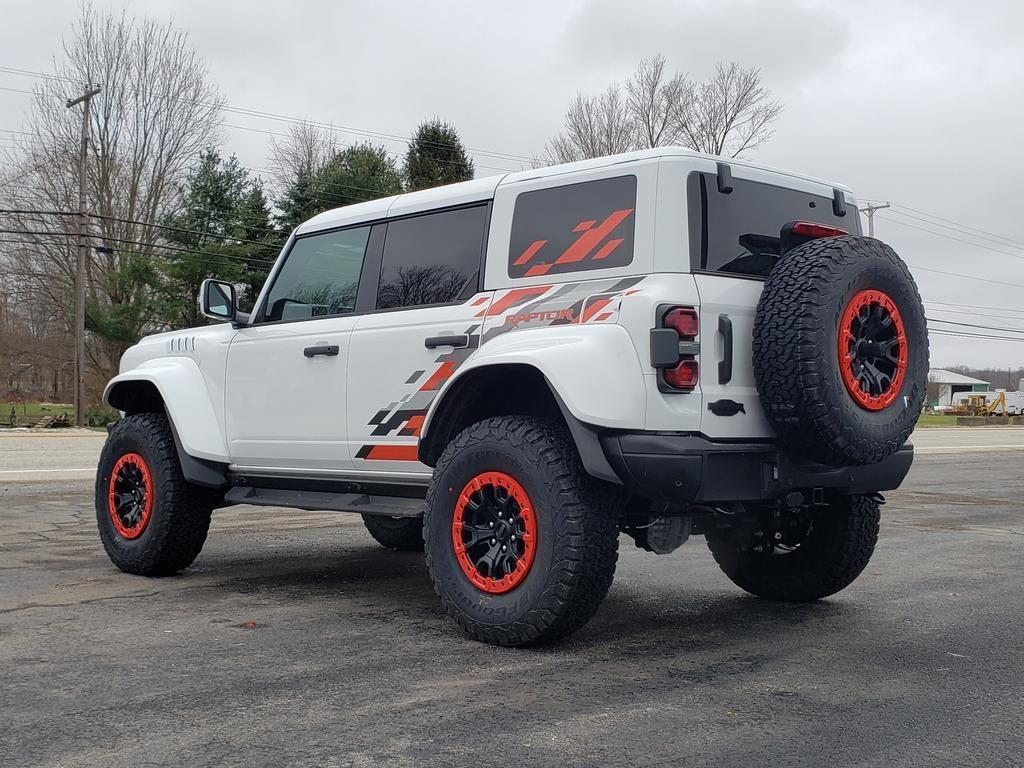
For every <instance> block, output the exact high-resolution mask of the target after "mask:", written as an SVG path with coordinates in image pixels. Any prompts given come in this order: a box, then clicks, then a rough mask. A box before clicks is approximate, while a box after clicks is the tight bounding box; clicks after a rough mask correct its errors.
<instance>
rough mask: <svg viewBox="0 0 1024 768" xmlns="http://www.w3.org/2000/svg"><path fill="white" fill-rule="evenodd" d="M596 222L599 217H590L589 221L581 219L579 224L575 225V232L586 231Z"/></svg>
mask: <svg viewBox="0 0 1024 768" xmlns="http://www.w3.org/2000/svg"><path fill="white" fill-rule="evenodd" d="M595 224H597V219H588V220H587V221H581V222H580V223H579V224H577V225H576V226H575V227H573V230H572V231H573V232H586V231H587V230H588V229H590V228H591V227H592V226H594V225H595Z"/></svg>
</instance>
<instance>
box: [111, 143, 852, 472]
mask: <svg viewBox="0 0 1024 768" xmlns="http://www.w3.org/2000/svg"><path fill="white" fill-rule="evenodd" d="M720 161H721V159H720V158H712V157H707V156H703V155H697V154H695V153H692V152H689V151H686V150H681V149H676V148H664V149H655V150H648V151H644V152H637V153H631V154H627V155H620V156H617V157H613V158H599V159H596V160H589V161H585V162H581V163H573V164H569V165H565V166H557V167H552V168H542V169H536V170H530V171H523V172H521V173H513V174H508V175H507V176H504V177H490V178H486V179H479V180H475V181H471V182H465V183H462V184H454V185H449V186H447V187H440V188H436V189H431V190H425V191H422V192H415V193H411V194H406V195H399V196H396V197H391V198H386V199H382V200H376V201H372V202H367V203H362V204H359V205H353V206H349V207H347V208H342V209H337V210H334V211H327V212H325V213H322V214H320V215H318V216H316V217H314V218H313V219H310V220H309V221H307V222H306V223H304V224H303V225H301V226H300V227H299V228H298V229H297V230H296V233H295V235H293V237H292V238H291V239H290V240H289V245H286V247H285V250H284V252H283V253H282V257H281V258H279V260H278V263H277V265H276V266H275V269H274V271H273V272H272V273H271V277H270V280H268V286H269V285H270V284H271V283H272V282H273V280H274V277H275V275H276V273H277V271H279V270H280V266H281V264H282V263H283V260H284V259H286V258H287V253H288V249H289V246H290V244H291V243H292V242H293V241H294V239H295V237H296V236H304V235H307V234H313V233H317V232H321V231H325V230H332V229H337V228H341V227H346V226H350V225H354V224H359V223H363V222H381V221H384V220H386V219H389V218H391V217H395V216H399V215H408V214H414V213H420V212H427V211H430V210H433V209H437V208H447V207H451V206H458V205H463V204H469V203H478V202H484V201H492V207H491V216H490V223H489V228H488V230H487V231H488V235H487V243H486V254H485V262H484V270H483V281H482V284H481V286H480V287H481V290H480V292H479V293H477V294H476V295H475V296H473V297H471V298H470V299H468V300H466V301H465V302H459V303H452V304H445V305H441V306H435V307H411V308H406V309H401V310H389V311H370V312H365V313H362V314H352V315H345V316H340V317H331V318H323V319H315V320H308V319H307V320H305V321H296V322H277V323H267V324H256V325H250V326H243V327H241V328H239V329H234V328H232V327H230V326H228V325H223V326H218V327H214V328H204V329H199V330H195V331H188V332H182V333H177V334H164V335H161V336H156V337H151V338H147V339H144V340H143V341H142V342H140V344H138V345H136V347H133V348H132V349H131V350H129V352H128V353H127V354H126V355H125V357H124V360H123V361H122V372H121V375H119V376H118V377H117V378H115V379H114V380H113V381H112V382H111V385H110V386H108V394H109V392H110V389H111V387H112V386H114V385H117V384H119V383H121V382H125V381H133V380H139V381H148V382H152V383H153V384H154V385H156V386H157V387H158V389H159V391H160V392H161V394H162V396H163V398H164V400H165V402H166V404H167V409H168V412H169V414H170V416H171V418H172V420H173V421H174V423H175V426H176V427H177V429H178V431H179V433H180V436H181V439H182V443H183V445H184V448H185V450H186V451H187V452H188V453H190V454H192V455H194V456H197V457H200V458H207V459H213V460H218V461H226V462H229V463H231V464H234V465H236V466H241V467H259V468H261V469H264V470H267V471H273V470H274V469H279V470H281V471H282V472H283V473H287V472H302V471H308V472H313V473H337V474H358V475H363V476H370V475H380V476H382V477H385V476H394V477H400V476H403V477H404V476H414V477H426V476H427V475H428V474H429V472H430V468H429V467H427V466H425V465H423V464H420V463H419V462H418V461H417V460H416V454H415V448H416V446H417V443H418V441H419V439H420V437H422V435H423V434H424V433H425V431H426V430H428V429H429V428H430V424H431V419H432V417H433V415H434V413H435V411H436V410H437V408H438V404H439V403H441V402H442V401H443V398H444V396H445V394H446V393H447V392H449V391H451V387H452V386H453V385H454V383H455V382H456V381H458V380H459V379H460V378H461V377H463V376H465V375H467V374H468V373H470V372H472V371H474V370H477V369H480V368H483V367H486V366H490V365H498V364H508V363H515V364H523V365H530V366H533V367H535V368H537V369H538V370H540V371H541V373H543V375H544V377H545V378H546V379H547V381H548V382H549V384H550V385H551V386H552V388H553V389H554V390H555V392H556V394H557V395H558V397H559V398H560V399H561V401H562V402H563V403H564V404H565V406H566V408H567V409H568V411H569V412H570V413H571V414H572V415H573V416H574V417H575V418H577V419H578V420H580V421H581V422H584V423H586V424H589V425H593V426H596V427H604V428H614V429H621V430H650V431H672V432H688V433H702V434H704V435H706V436H709V437H712V438H734V439H764V438H770V437H771V436H772V432H771V429H770V428H769V426H768V423H767V421H766V420H765V418H764V416H763V413H762V411H761V406H760V402H759V399H758V396H757V391H756V387H755V383H754V375H753V370H752V364H751V327H752V323H753V317H754V312H755V309H756V305H757V301H758V297H759V295H760V292H761V287H762V283H761V282H760V281H759V280H757V279H750V278H742V277H734V276H729V275H726V274H724V273H699V274H691V269H690V243H689V237H690V235H689V231H690V230H689V228H688V209H687V187H686V178H687V175H688V174H689V173H691V172H693V171H700V172H704V173H712V174H713V173H715V172H716V163H717V162H720ZM727 162H728V163H729V165H730V167H731V169H732V174H733V176H734V178H737V179H749V180H751V181H759V182H763V183H770V184H773V185H775V186H781V187H786V188H791V189H795V190H799V191H801V192H806V193H810V194H814V195H817V196H827V197H829V198H831V196H832V194H833V189H834V188H835V187H836V185H831V184H825V183H824V182H820V181H817V180H814V179H810V178H807V177H804V176H800V175H796V174H791V173H786V172H782V171H774V170H771V169H765V168H761V167H757V166H753V165H751V164H749V163H746V162H743V161H739V160H734V159H730V160H728V161H727ZM626 175H632V176H635V178H636V198H635V200H636V202H635V207H634V208H631V209H629V211H630V213H631V214H633V215H634V221H633V224H634V233H633V255H632V260H631V261H630V262H629V263H627V264H617V265H616V264H610V262H608V263H609V264H610V265H609V266H603V264H604V263H602V264H597V265H593V264H592V265H590V266H589V267H587V268H585V269H581V270H580V271H578V272H564V271H563V272H558V273H550V274H546V273H536V274H533V275H532V276H526V275H525V274H524V275H522V276H519V277H511V276H510V271H511V270H512V266H511V256H510V250H511V248H512V247H513V246H512V244H511V242H510V240H511V237H512V226H513V215H514V212H515V209H516V203H517V199H518V198H519V196H520V195H522V194H524V193H528V192H534V191H538V190H543V189H547V188H553V187H561V186H565V185H572V184H580V183H583V182H589V181H595V180H601V179H613V178H618V177H622V176H626ZM838 188H839V189H842V187H838ZM846 199H847V204H848V205H849V206H850V207H851V209H854V210H855V208H854V206H855V202H854V201H853V198H852V197H851V196H849V195H848V194H847V197H846ZM595 215H596V216H604V215H607V212H605V213H598V214H595ZM586 218H588V219H589V218H594V216H587V217H586ZM594 224H595V221H586V222H584V221H581V222H580V224H579V225H578V228H577V229H573V230H572V232H586V231H587V230H588V228H589V227H592V226H594ZM570 226H571V225H570ZM566 231H568V230H566ZM548 236H549V235H545V234H537V235H536V237H540V238H543V237H548ZM581 238H582V235H581ZM543 242H547V241H546V240H544V241H543ZM619 242H621V240H620V241H619ZM609 252H610V251H609ZM563 255H564V254H563ZM549 258H550V257H549ZM597 258H601V257H600V256H596V257H595V259H597ZM542 266H543V265H542ZM268 286H265V287H264V290H263V294H262V295H261V298H260V301H264V300H265V296H266V295H267V293H268V290H269V288H268ZM665 305H668V306H680V305H681V306H693V307H697V308H699V312H700V321H701V329H700V335H699V338H698V341H699V343H700V353H699V355H698V357H697V360H698V362H699V363H700V366H701V377H700V383H699V386H698V387H697V388H696V390H695V391H693V392H690V393H680V392H663V391H661V389H660V388H659V383H658V382H659V375H658V372H657V370H656V369H655V368H654V367H653V366H652V364H651V360H650V354H651V350H650V330H651V328H652V327H654V326H655V325H656V323H657V320H658V317H659V307H663V306H665ZM719 315H727V316H728V317H729V318H730V320H731V321H732V324H733V343H734V356H733V369H732V378H731V380H730V381H728V382H726V383H719V381H718V375H717V368H718V362H719V361H720V360H721V359H722V354H723V344H722V338H721V335H720V334H719V333H718V317H719ZM458 334H466V335H468V336H470V337H471V338H472V341H471V343H470V345H469V347H468V348H465V349H453V348H452V347H440V348H437V349H432V350H431V349H426V348H425V346H424V340H425V339H426V338H427V337H430V336H447V335H458ZM183 337H190V338H191V339H192V340H191V341H187V342H183V343H181V344H179V348H177V349H176V348H175V347H174V344H175V343H177V342H175V341H174V340H175V339H180V338H183ZM323 344H330V345H337V346H338V348H339V353H338V354H337V355H336V356H332V357H313V358H308V357H305V356H304V355H303V350H304V349H305V348H306V347H308V346H318V345H323ZM719 399H729V400H733V401H735V402H737V403H740V404H742V405H743V409H744V412H743V413H739V414H736V415H733V416H728V417H725V416H715V415H714V414H712V413H710V412H709V411H708V410H707V406H708V403H710V402H714V401H715V400H719Z"/></svg>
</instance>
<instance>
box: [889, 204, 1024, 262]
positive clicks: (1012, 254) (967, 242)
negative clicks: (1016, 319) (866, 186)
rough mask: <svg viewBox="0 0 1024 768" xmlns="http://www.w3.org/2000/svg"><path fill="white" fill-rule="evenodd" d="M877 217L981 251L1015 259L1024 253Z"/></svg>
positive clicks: (1023, 257) (1020, 257)
mask: <svg viewBox="0 0 1024 768" xmlns="http://www.w3.org/2000/svg"><path fill="white" fill-rule="evenodd" d="M878 218H880V219H885V220H886V221H890V222H892V223H893V224H898V225H899V226H901V227H907V228H909V229H916V230H917V231H919V232H927V233H928V234H929V235H935V237H944V238H946V239H947V240H953V241H954V242H957V243H963V244H964V245H971V246H974V247H975V248H980V249H981V250H983V251H991V252H992V253H1000V254H1002V255H1003V256H1012V257H1013V258H1015V259H1024V255H1022V254H1019V253H1011V252H1010V251H1001V250H999V249H998V248H992V247H990V246H987V245H980V244H979V243H977V242H972V241H971V240H961V239H960V238H959V237H953V236H952V235H947V234H946V233H944V232H936V231H935V230H933V229H925V228H924V227H918V226H915V225H913V224H908V223H907V222H905V221H900V220H899V219H892V218H889V217H888V216H881V215H880V216H879V217H878Z"/></svg>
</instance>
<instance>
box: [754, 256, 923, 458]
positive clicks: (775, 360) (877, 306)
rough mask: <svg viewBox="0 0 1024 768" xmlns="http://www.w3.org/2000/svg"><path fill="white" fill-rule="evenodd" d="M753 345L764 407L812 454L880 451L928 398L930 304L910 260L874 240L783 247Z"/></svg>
mask: <svg viewBox="0 0 1024 768" xmlns="http://www.w3.org/2000/svg"><path fill="white" fill-rule="evenodd" d="M753 353H754V376H755V379H756V381H757V386H758V391H759V393H760V395H761V402H762V404H763V406H764V412H765V416H766V417H767V419H768V420H769V422H771V424H772V426H773V427H774V429H775V432H776V433H777V435H778V437H779V439H780V440H781V441H782V442H783V443H784V444H785V445H786V446H787V447H788V448H789V449H790V450H791V451H793V452H794V453H797V454H799V455H801V456H803V457H804V458H807V459H810V460H812V461H818V462H823V463H826V464H832V465H835V466H846V465H858V464H873V463H875V462H878V461H881V460H882V459H884V458H885V457H886V456H889V455H890V454H892V453H895V452H896V451H897V450H898V449H899V447H900V446H901V445H902V444H903V443H904V442H906V440H907V438H908V437H909V436H910V433H911V432H912V431H913V430H914V425H915V424H916V423H917V419H918V416H920V414H921V409H922V407H923V406H924V400H925V387H926V383H927V377H928V330H927V327H926V323H925V317H924V306H923V305H922V303H921V297H920V296H919V295H918V293H917V286H916V285H915V284H914V280H913V278H912V277H911V276H910V272H909V270H908V269H907V266H906V264H904V263H903V261H902V260H901V259H900V258H899V256H897V255H896V253H895V252H894V251H893V250H892V248H890V247H889V246H887V245H885V244H884V243H882V242H880V241H878V240H874V239H871V238H865V237H853V236H844V237H829V238H823V239H819V240H812V241H810V242H808V243H805V244H803V245H801V246H799V247H798V248H795V249H794V250H792V251H790V252H789V253H787V254H786V255H785V256H783V257H782V258H781V259H780V260H779V262H778V263H777V264H776V265H775V267H774V268H773V269H772V271H771V274H769V276H768V279H767V280H766V281H765V285H764V291H763V292H762V294H761V299H760V302H759V303H758V307H757V314H756V316H755V318H754V335H753Z"/></svg>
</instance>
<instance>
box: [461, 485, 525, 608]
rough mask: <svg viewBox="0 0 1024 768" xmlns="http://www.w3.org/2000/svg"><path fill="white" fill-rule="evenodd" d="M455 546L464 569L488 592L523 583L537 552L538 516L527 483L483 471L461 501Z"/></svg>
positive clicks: (496, 591) (464, 571)
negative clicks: (526, 486) (528, 493)
mask: <svg viewBox="0 0 1024 768" xmlns="http://www.w3.org/2000/svg"><path fill="white" fill-rule="evenodd" d="M452 546H453V547H454V548H455V558H456V560H457V561H458V563H459V567H460V568H461V569H462V573H463V574H464V575H465V576H466V578H467V579H469V581H470V583H471V584H472V585H473V586H475V587H476V588H477V589H479V590H481V591H482V592H487V593H488V594H492V595H500V594H503V593H505V592H510V591H511V590H513V589H515V588H516V587H517V586H519V585H520V584H521V583H522V582H523V580H524V579H525V578H526V576H527V574H529V572H530V566H532V565H533V560H534V556H535V554H536V550H537V517H536V515H535V513H534V511H533V505H532V504H531V502H530V497H529V496H528V495H527V493H526V490H525V489H524V488H523V486H522V485H521V484H520V483H519V482H518V481H517V480H516V479H515V478H513V477H512V476H511V475H508V474H505V473H504V472H481V473H480V474H478V475H476V476H475V477H474V478H473V479H471V480H470V481H469V482H468V483H466V485H465V487H463V489H462V492H461V493H459V497H458V499H457V500H456V502H455V514H454V515H453V517H452Z"/></svg>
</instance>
